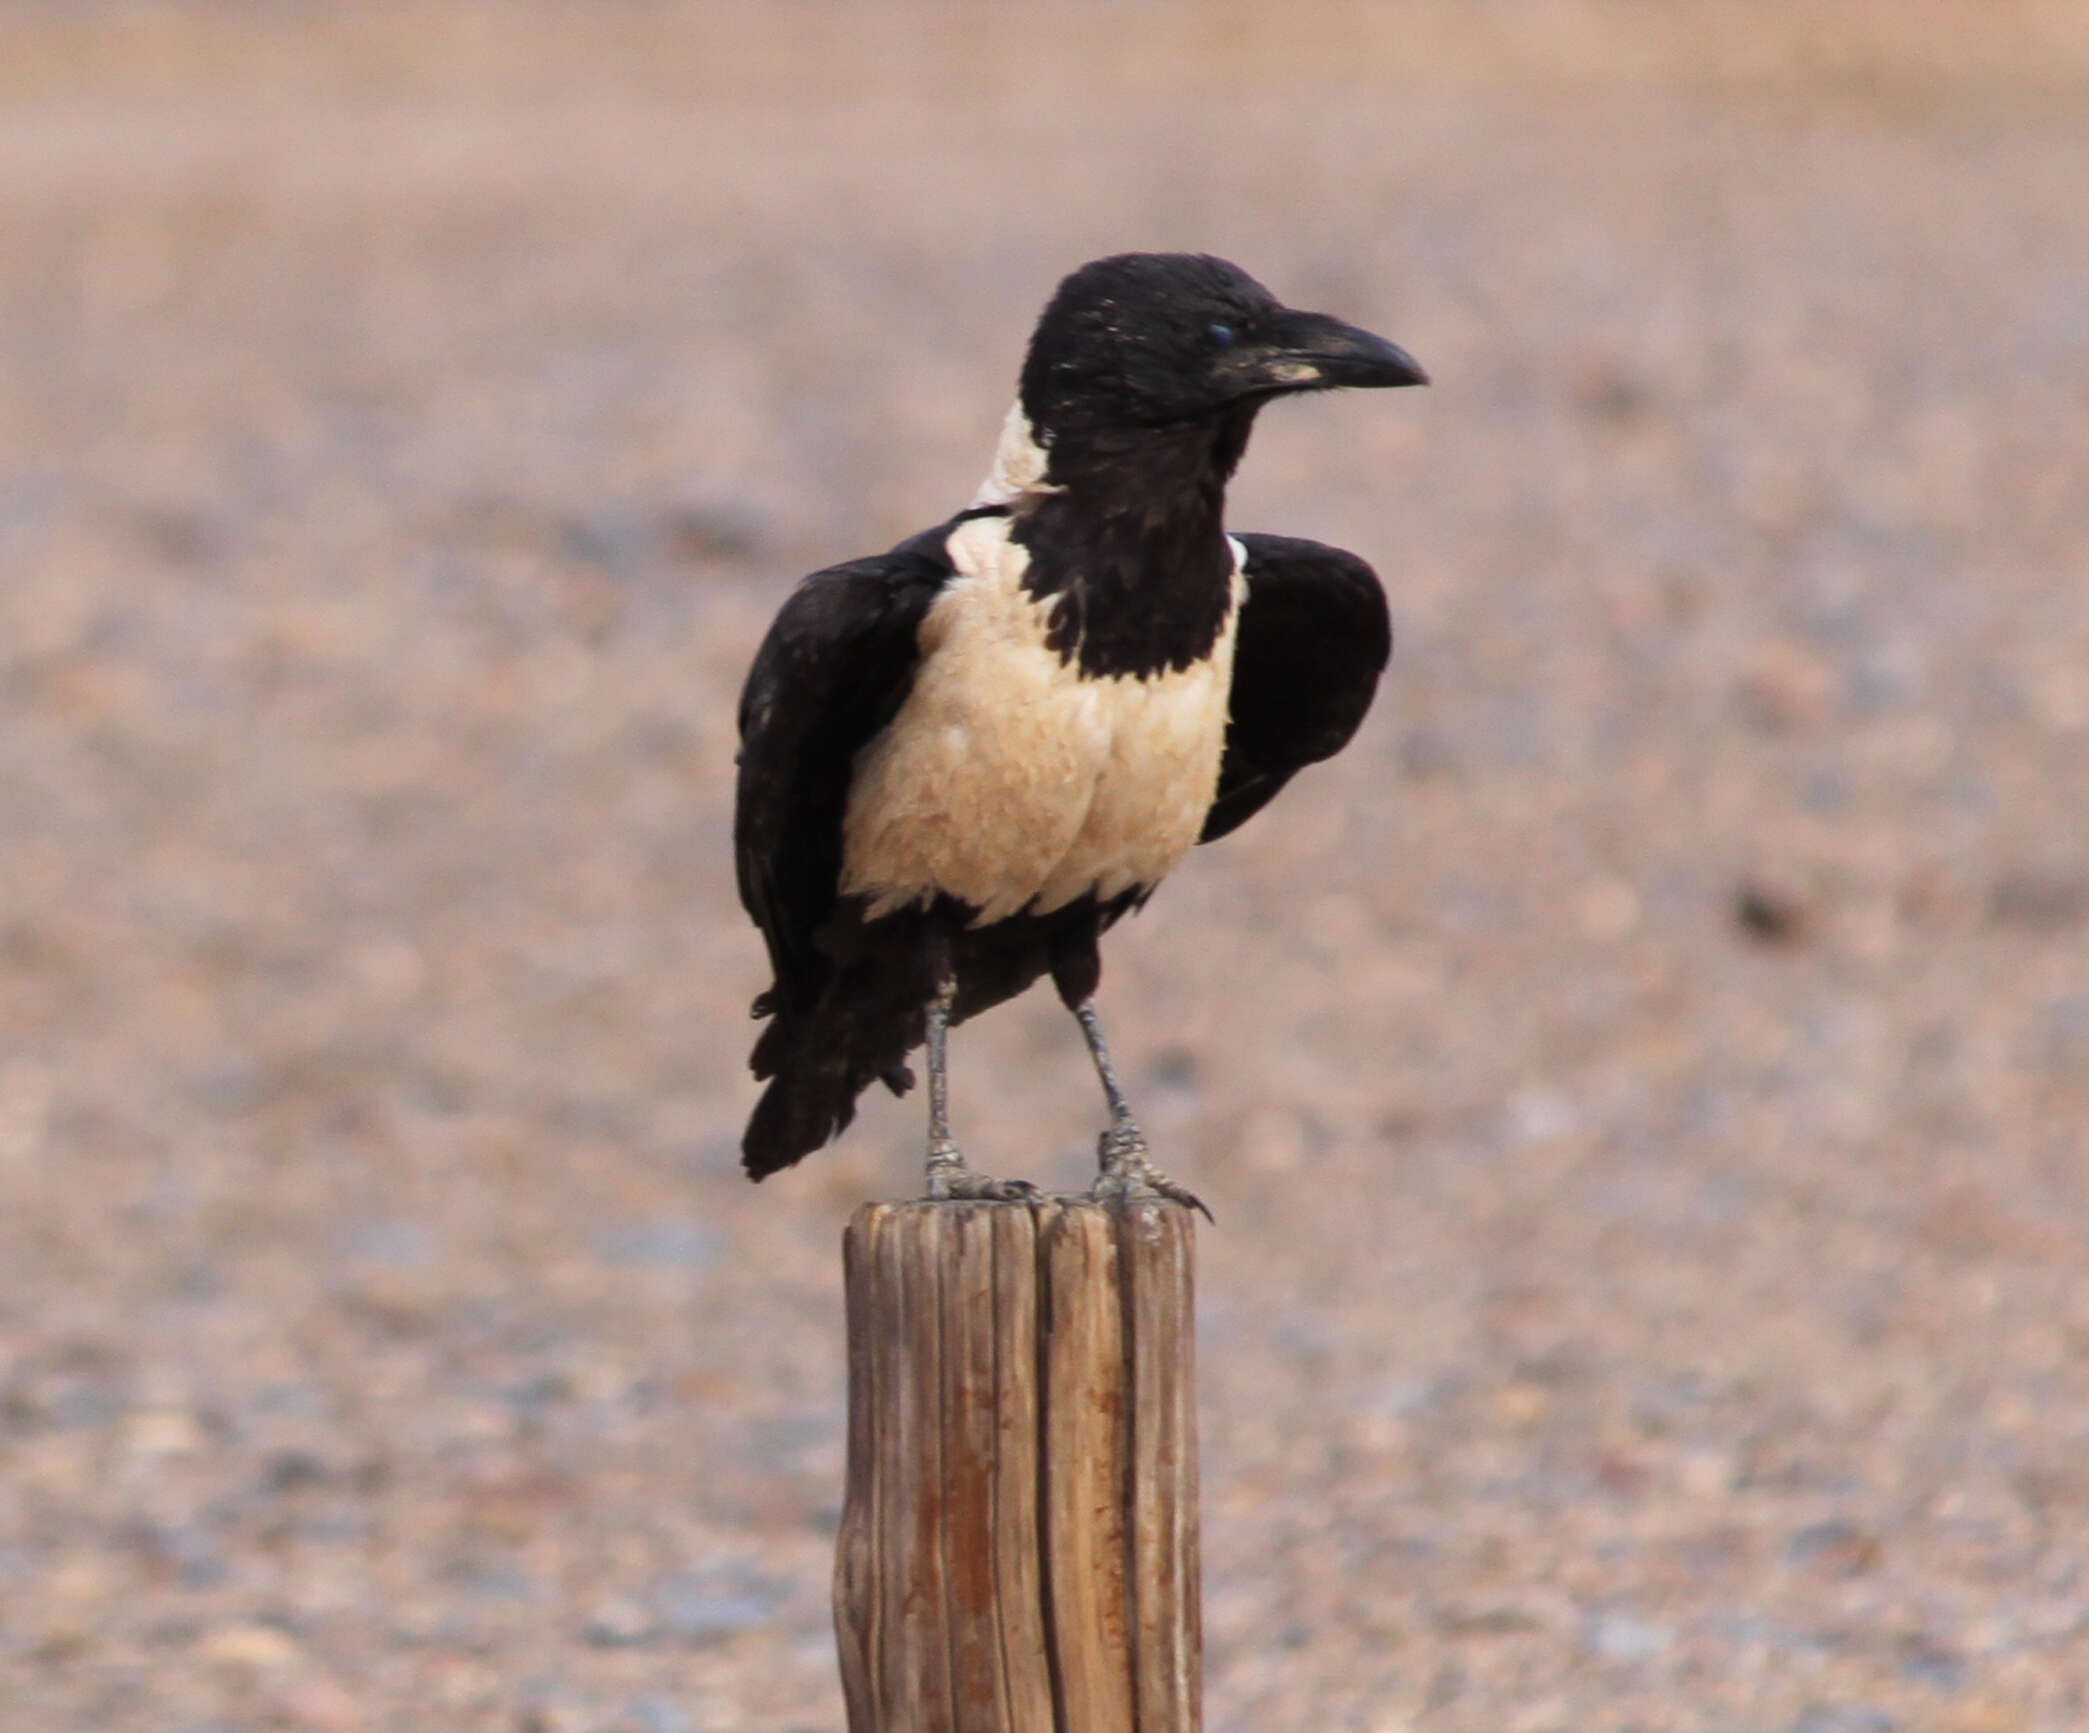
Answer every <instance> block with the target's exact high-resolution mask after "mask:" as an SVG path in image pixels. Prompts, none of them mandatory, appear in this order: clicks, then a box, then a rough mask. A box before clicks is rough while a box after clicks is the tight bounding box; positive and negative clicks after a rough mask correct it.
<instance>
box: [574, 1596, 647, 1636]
mask: <svg viewBox="0 0 2089 1733" xmlns="http://www.w3.org/2000/svg"><path fill="white" fill-rule="evenodd" d="M659 1635H660V1625H659V1622H658V1621H657V1620H656V1619H654V1617H653V1616H652V1614H650V1613H649V1612H647V1611H646V1609H645V1608H644V1607H642V1606H640V1605H639V1604H638V1602H636V1601H634V1600H631V1599H629V1598H628V1597H626V1596H622V1595H619V1596H617V1597H615V1598H614V1599H611V1600H607V1601H604V1602H602V1603H601V1605H599V1606H598V1607H596V1608H595V1610H594V1611H593V1612H592V1613H590V1614H589V1615H588V1616H587V1620H586V1622H585V1623H583V1624H582V1625H581V1627H580V1636H581V1640H582V1641H583V1642H586V1643H592V1644H593V1645H594V1646H595V1647H596V1648H598V1649H632V1648H637V1647H639V1646H640V1645H642V1644H645V1643H650V1642H652V1641H653V1639H654V1638H656V1637H657V1636H659Z"/></svg>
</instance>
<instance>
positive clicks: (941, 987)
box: [928, 974, 1037, 1203]
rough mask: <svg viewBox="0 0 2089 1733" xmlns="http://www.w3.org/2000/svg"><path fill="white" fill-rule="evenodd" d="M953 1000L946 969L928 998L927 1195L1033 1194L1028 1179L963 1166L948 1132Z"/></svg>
mask: <svg viewBox="0 0 2089 1733" xmlns="http://www.w3.org/2000/svg"><path fill="white" fill-rule="evenodd" d="M956 1003H957V978H956V977H955V976H954V975H950V974H945V975H944V976H943V977H942V978H941V980H940V981H938V983H937V985H936V996H935V997H934V998H933V999H931V1000H930V1001H929V1002H928V1195H929V1196H930V1197H932V1198H986V1199H992V1200H995V1201H998V1202H1004V1203H1012V1202H1015V1201H1018V1200H1020V1199H1022V1198H1028V1197H1035V1196H1036V1195H1037V1187H1036V1186H1034V1185H1032V1184H1031V1183H1030V1182H1029V1181H1028V1180H1026V1179H989V1178H988V1177H987V1176H986V1175H985V1174H983V1173H974V1172H973V1171H972V1169H971V1168H969V1167H967V1166H966V1165H965V1158H964V1156H963V1155H962V1154H961V1153H960V1152H959V1150H958V1146H957V1140H956V1139H955V1138H953V1137H952V1136H951V1135H950V1074H949V1072H950V1011H951V1007H952V1006H953V1005H955V1004H956Z"/></svg>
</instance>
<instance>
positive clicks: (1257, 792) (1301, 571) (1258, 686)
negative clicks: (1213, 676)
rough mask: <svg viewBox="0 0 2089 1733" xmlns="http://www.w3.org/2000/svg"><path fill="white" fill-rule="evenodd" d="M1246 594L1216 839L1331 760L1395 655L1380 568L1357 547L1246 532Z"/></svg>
mask: <svg viewBox="0 0 2089 1733" xmlns="http://www.w3.org/2000/svg"><path fill="white" fill-rule="evenodd" d="M1235 539H1236V540H1237V541H1239V542H1240V543H1241V545H1242V546H1243V547H1245V548H1246V549H1247V555H1248V557H1247V565H1246V567H1245V571H1246V575H1247V580H1248V595H1247V600H1246V602H1244V603H1243V604H1242V606H1241V610H1240V636H1239V640H1238V642H1237V644H1236V646H1235V649H1234V652H1233V703H1232V709H1231V711H1230V712H1229V714H1228V719H1227V723H1226V756H1225V758H1224V759H1223V760H1222V761H1221V763H1220V765H1219V792H1218V798H1217V799H1215V800H1214V801H1213V802H1212V803H1211V811H1210V812H1209V813H1207V814H1206V815H1205V819H1204V834H1203V835H1202V836H1200V837H1199V838H1198V839H1197V840H1198V841H1199V842H1210V841H1212V840H1213V839H1214V838H1217V837H1222V836H1224V835H1226V833H1227V832H1228V831H1232V830H1236V829H1238V828H1239V827H1240V826H1241V825H1242V824H1244V823H1245V822H1246V821H1247V820H1248V819H1250V818H1252V817H1253V816H1254V815H1255V814H1256V813H1258V812H1260V811H1261V810H1262V808H1263V807H1264V806H1266V805H1267V804H1268V803H1269V801H1270V800H1271V798H1272V797H1273V796H1274V795H1275V794H1276V792H1277V790H1278V789H1280V788H1282V787H1283V786H1284V784H1285V783H1287V782H1289V781H1290V780H1291V778H1292V777H1293V776H1295V775H1296V774H1297V773H1298V772H1299V771H1301V770H1303V769H1304V768H1305V767H1306V766H1307V765H1309V764H1317V763H1319V762H1320V760H1321V759H1323V758H1332V757H1333V756H1334V755H1335V754H1336V753H1337V752H1339V751H1341V750H1342V748H1343V747H1344V746H1346V745H1348V744H1349V737H1350V736H1351V735H1352V734H1354V733H1355V732H1356V730H1357V724H1358V723H1360V722H1362V721H1363V719H1364V712H1365V711H1367V710H1369V709H1370V708H1371V698H1372V695H1373V694H1374V693H1375V692H1376V691H1377V690H1378V676H1379V675H1380V673H1382V672H1383V671H1384V669H1385V664H1386V660H1387V658H1388V657H1390V656H1391V655H1392V651H1393V623H1392V620H1391V618H1390V617H1389V616H1388V615H1387V613H1386V607H1385V591H1384V590H1383V589H1381V588H1380V587H1379V583H1378V577H1377V574H1376V573H1374V572H1373V571H1372V570H1371V568H1370V567H1369V566H1367V565H1366V564H1365V563H1364V562H1363V561H1362V560H1360V559H1358V558H1357V557H1356V555H1354V554H1350V553H1344V552H1343V551H1342V550H1341V549H1340V548H1329V547H1323V546H1321V545H1320V543H1318V542H1306V541H1298V540H1295V539H1294V538H1292V537H1290V536H1238V537H1236V538H1235Z"/></svg>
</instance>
